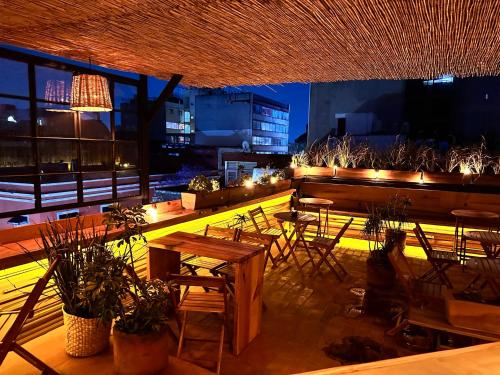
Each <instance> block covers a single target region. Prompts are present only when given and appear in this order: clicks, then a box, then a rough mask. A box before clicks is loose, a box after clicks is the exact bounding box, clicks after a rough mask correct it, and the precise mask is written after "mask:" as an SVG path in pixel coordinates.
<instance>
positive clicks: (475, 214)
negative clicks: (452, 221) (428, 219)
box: [451, 210, 500, 220]
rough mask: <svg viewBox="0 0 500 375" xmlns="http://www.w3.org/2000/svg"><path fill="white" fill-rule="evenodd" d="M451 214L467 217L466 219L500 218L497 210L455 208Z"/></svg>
mask: <svg viewBox="0 0 500 375" xmlns="http://www.w3.org/2000/svg"><path fill="white" fill-rule="evenodd" d="M451 214H452V215H453V216H455V217H459V218H466V219H491V220H495V219H498V218H500V215H499V214H497V213H495V212H490V211H478V210H453V211H451Z"/></svg>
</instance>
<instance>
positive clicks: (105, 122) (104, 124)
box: [80, 112, 111, 139]
mask: <svg viewBox="0 0 500 375" xmlns="http://www.w3.org/2000/svg"><path fill="white" fill-rule="evenodd" d="M80 119H81V120H80V123H81V125H80V134H81V137H82V138H91V139H111V121H110V114H109V112H81V114H80Z"/></svg>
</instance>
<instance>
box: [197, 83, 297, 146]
mask: <svg viewBox="0 0 500 375" xmlns="http://www.w3.org/2000/svg"><path fill="white" fill-rule="evenodd" d="M195 100H196V103H195V118H196V139H195V143H196V144H197V145H204V146H217V147H240V148H242V149H243V150H244V151H252V152H255V153H260V154H286V153H288V128H289V113H290V106H289V105H288V104H284V103H279V102H277V101H274V100H271V99H268V98H265V97H263V96H260V95H257V94H254V93H250V92H244V93H227V92H224V91H222V90H215V91H211V92H208V93H205V94H203V95H197V96H196V99H195Z"/></svg>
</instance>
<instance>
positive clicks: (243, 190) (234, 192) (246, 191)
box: [227, 186, 255, 204]
mask: <svg viewBox="0 0 500 375" xmlns="http://www.w3.org/2000/svg"><path fill="white" fill-rule="evenodd" d="M227 190H228V191H229V204H235V203H239V202H244V201H248V200H250V199H252V198H253V197H254V193H255V189H254V188H253V187H252V188H247V187H244V186H236V187H232V188H229V189H227Z"/></svg>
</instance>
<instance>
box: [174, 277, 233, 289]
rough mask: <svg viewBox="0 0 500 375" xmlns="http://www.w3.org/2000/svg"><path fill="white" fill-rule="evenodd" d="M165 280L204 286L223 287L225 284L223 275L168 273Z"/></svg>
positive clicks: (177, 283)
mask: <svg viewBox="0 0 500 375" xmlns="http://www.w3.org/2000/svg"><path fill="white" fill-rule="evenodd" d="M167 281H169V282H170V283H171V284H174V285H184V286H201V287H204V288H223V287H225V285H226V281H225V279H224V278H223V277H216V276H191V275H177V274H168V275H167Z"/></svg>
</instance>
